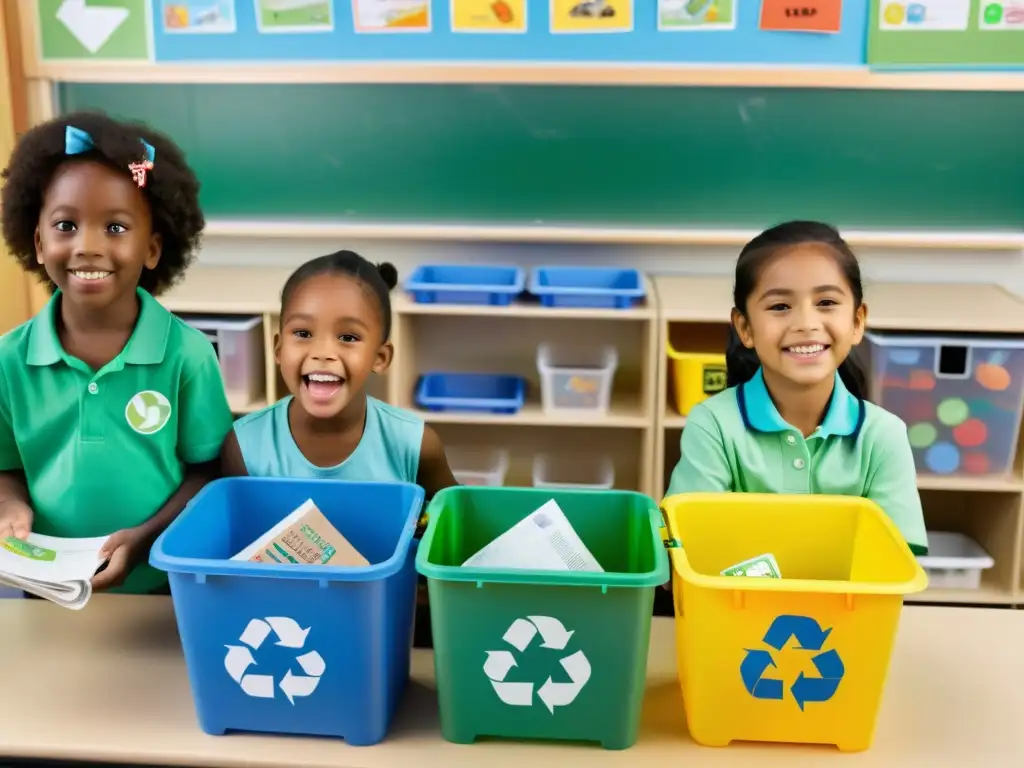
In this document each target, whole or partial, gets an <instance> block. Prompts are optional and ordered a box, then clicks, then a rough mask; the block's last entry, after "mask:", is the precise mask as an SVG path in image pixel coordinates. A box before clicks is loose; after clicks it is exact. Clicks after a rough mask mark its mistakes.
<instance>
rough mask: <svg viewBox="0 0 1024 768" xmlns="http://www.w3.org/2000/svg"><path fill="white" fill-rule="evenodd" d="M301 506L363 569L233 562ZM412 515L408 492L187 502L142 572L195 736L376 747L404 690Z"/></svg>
mask: <svg viewBox="0 0 1024 768" xmlns="http://www.w3.org/2000/svg"><path fill="white" fill-rule="evenodd" d="M307 499H312V500H313V502H314V503H315V504H316V505H317V506H318V507H319V508H320V511H321V512H323V514H324V515H325V516H326V517H327V519H328V520H330V522H331V524H332V525H334V527H335V528H337V529H338V530H339V531H340V532H341V534H342V535H343V536H345V538H346V539H348V540H349V541H350V542H351V543H352V545H353V546H354V547H355V548H356V549H357V550H359V551H360V552H361V553H362V554H363V556H364V557H365V558H366V559H367V560H369V561H370V563H371V564H370V566H368V567H342V566H332V565H305V564H285V565H274V564H269V563H250V562H239V561H233V560H231V559H230V558H231V557H233V556H234V555H235V554H237V553H238V552H240V551H241V550H243V549H244V548H245V547H246V546H248V545H249V544H250V543H252V542H253V541H255V540H256V539H258V538H259V537H260V536H262V535H263V534H264V533H265V532H266V531H267V530H269V529H270V528H272V527H273V526H274V525H275V524H277V523H278V522H280V521H281V520H282V519H284V517H285V516H287V515H288V514H290V513H291V512H292V510H294V509H295V508H296V507H298V506H300V505H301V504H302V503H304V502H305V501H306V500H307ZM422 505H423V489H422V488H420V487H419V486H418V485H413V484H411V483H350V482H340V481H329V480H292V479H279V478H265V477H242V478H226V479H221V480H216V481H214V482H213V483H210V484H209V485H208V486H206V487H205V488H204V489H203V490H202V491H200V492H199V493H198V494H197V495H196V497H195V498H194V499H193V500H192V502H191V503H190V504H189V505H188V507H186V508H185V510H184V511H183V512H182V513H181V515H180V516H179V517H178V518H177V519H176V520H175V521H174V522H173V523H172V524H171V525H170V526H169V527H168V529H167V530H166V531H165V532H164V533H163V534H162V535H161V536H160V537H159V538H158V539H157V540H156V543H155V544H154V545H153V549H152V551H151V552H150V558H149V561H150V563H151V564H152V565H153V566H154V567H155V568H159V569H161V570H163V571H167V573H168V577H169V579H170V583H171V594H172V595H173V600H174V612H175V615H176V617H177V621H178V632H179V634H180V636H181V644H182V649H183V650H184V653H185V662H186V666H187V668H188V675H189V680H190V683H191V686H192V697H193V700H194V703H195V707H196V714H197V716H198V719H199V726H200V727H201V728H202V729H203V731H205V732H206V733H209V734H213V735H220V734H223V733H225V732H227V731H249V732H261V733H277V734H296V735H306V736H333V737H336V738H343V739H345V740H346V741H348V742H349V743H350V744H353V745H356V744H359V745H368V744H376V743H377V742H379V741H381V740H382V739H383V738H384V736H385V735H386V732H387V730H388V727H389V724H390V722H391V718H392V715H393V714H394V711H395V708H396V706H397V704H398V702H399V700H400V699H401V696H402V692H403V691H404V689H405V686H406V683H407V682H408V679H409V655H410V652H411V649H412V620H413V614H414V611H415V603H416V569H415V557H416V547H415V546H414V543H413V534H414V532H415V529H416V522H417V519H418V517H419V513H420V509H421V507H422ZM314 652H315V653H314Z"/></svg>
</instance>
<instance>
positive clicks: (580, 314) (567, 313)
mask: <svg viewBox="0 0 1024 768" xmlns="http://www.w3.org/2000/svg"><path fill="white" fill-rule="evenodd" d="M644 280H645V282H646V286H647V295H648V296H649V297H650V296H653V288H652V285H651V281H650V279H649V278H647V277H645V278H644ZM391 308H392V309H393V310H394V311H395V312H396V313H399V314H403V315H442V316H449V317H520V318H536V319H540V320H558V319H562V320H652V319H653V318H654V317H655V316H656V314H657V310H656V308H655V306H654V302H653V301H652V300H650V299H648V302H647V304H646V305H644V306H640V307H634V308H632V309H589V308H573V307H542V306H541V305H540V304H539V303H538V302H536V301H529V300H519V301H514V302H512V304H510V305H508V306H506V307H492V306H485V305H471V304H419V303H417V302H415V301H413V300H412V299H411V298H410V297H409V295H408V294H407V293H405V291H402V290H397V289H396V290H395V292H394V294H392V297H391Z"/></svg>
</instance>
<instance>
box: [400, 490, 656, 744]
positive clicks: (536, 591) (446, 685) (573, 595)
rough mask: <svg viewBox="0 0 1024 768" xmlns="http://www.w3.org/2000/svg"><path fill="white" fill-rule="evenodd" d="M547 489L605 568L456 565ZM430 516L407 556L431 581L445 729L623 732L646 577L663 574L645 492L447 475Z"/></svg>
mask: <svg viewBox="0 0 1024 768" xmlns="http://www.w3.org/2000/svg"><path fill="white" fill-rule="evenodd" d="M552 498H553V499H554V500H555V501H556V502H557V503H558V505H559V506H560V507H561V509H562V511H563V512H564V513H565V515H566V517H567V518H568V520H569V522H570V524H571V525H572V526H573V528H574V529H575V531H576V533H577V534H578V535H579V537H580V538H581V539H582V541H583V543H584V544H585V545H586V546H587V548H588V549H589V550H590V551H591V553H592V554H593V555H594V557H595V558H596V559H597V560H598V562H600V564H601V566H602V568H604V571H605V572H604V573H593V572H580V571H557V572H553V571H526V570H509V569H500V568H464V567H461V566H462V563H464V562H465V561H466V560H467V559H468V558H470V557H471V556H472V555H473V554H475V553H476V552H477V551H479V550H480V549H481V548H483V547H484V546H486V545H487V544H489V543H490V542H491V541H493V540H494V539H495V538H497V537H498V536H500V535H501V534H502V533H504V532H505V531H507V530H508V529H509V528H511V527H512V526H513V525H515V524H516V523H518V522H519V521H520V520H523V519H524V518H526V517H527V516H529V515H530V514H531V513H533V512H534V511H535V510H536V509H538V508H539V507H540V506H542V505H543V504H545V503H546V502H547V501H549V500H550V499H552ZM428 516H429V520H430V522H429V525H428V526H427V530H426V532H425V533H424V535H423V541H422V543H421V544H420V547H419V552H418V553H417V555H416V568H417V570H418V571H419V572H420V573H421V574H423V575H424V576H426V578H427V585H428V590H429V593H430V615H431V626H432V629H433V637H434V665H435V671H436V679H437V698H438V703H439V705H440V713H441V733H442V735H443V736H444V738H445V739H447V740H448V741H452V742H457V743H463V744H468V743H471V742H473V741H475V740H476V739H477V738H481V737H500V738H508V739H531V740H532V739H545V740H565V741H581V742H597V743H600V744H601V745H603V746H604V747H605V748H607V749H625V748H627V747H630V746H632V745H633V743H634V742H635V741H636V737H637V731H638V729H639V724H640V711H641V705H642V703H643V696H644V685H645V681H646V674H647V672H646V670H647V652H648V644H649V641H650V629H651V614H652V609H653V604H654V590H655V588H656V587H657V586H658V585H660V584H664V583H665V582H666V581H667V580H668V558H667V556H666V552H665V548H664V546H663V545H662V542H661V538H660V534H659V528H660V513H659V511H658V508H657V505H656V504H655V503H654V501H653V500H652V499H650V498H648V497H646V496H643V495H641V494H639V493H634V492H631V491H568V490H566V491H558V490H555V491H550V490H538V489H533V488H449V489H446V490H444V491H442V492H441V493H439V494H438V495H437V496H435V497H434V499H433V500H432V501H431V503H430V506H429V508H428ZM610 628H614V631H610Z"/></svg>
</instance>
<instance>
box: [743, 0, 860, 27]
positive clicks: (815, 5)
mask: <svg viewBox="0 0 1024 768" xmlns="http://www.w3.org/2000/svg"><path fill="white" fill-rule="evenodd" d="M842 25H843V0H761V29H763V30H765V31H766V32H823V33H827V34H836V33H838V32H839V30H840V29H841V28H842Z"/></svg>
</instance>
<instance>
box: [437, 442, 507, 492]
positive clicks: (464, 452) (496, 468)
mask: <svg viewBox="0 0 1024 768" xmlns="http://www.w3.org/2000/svg"><path fill="white" fill-rule="evenodd" d="M445 453H446V454H447V456H448V466H449V467H451V470H452V474H453V475H455V479H456V480H458V481H459V485H486V486H492V487H500V486H502V485H504V484H505V473H506V472H508V462H509V455H508V451H506V450H504V449H501V448H459V447H455V448H449V449H448V450H447V451H446V452H445Z"/></svg>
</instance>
